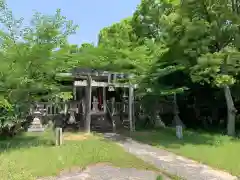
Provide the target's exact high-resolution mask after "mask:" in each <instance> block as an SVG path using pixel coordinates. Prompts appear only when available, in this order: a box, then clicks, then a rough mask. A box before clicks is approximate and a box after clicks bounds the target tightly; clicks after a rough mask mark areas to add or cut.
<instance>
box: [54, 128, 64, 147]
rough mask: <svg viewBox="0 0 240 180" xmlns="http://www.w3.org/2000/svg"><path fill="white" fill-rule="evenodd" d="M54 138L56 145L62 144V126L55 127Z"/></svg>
mask: <svg viewBox="0 0 240 180" xmlns="http://www.w3.org/2000/svg"><path fill="white" fill-rule="evenodd" d="M55 138H56V141H55V145H56V146H60V145H62V143H63V137H62V128H59V127H57V128H56V129H55Z"/></svg>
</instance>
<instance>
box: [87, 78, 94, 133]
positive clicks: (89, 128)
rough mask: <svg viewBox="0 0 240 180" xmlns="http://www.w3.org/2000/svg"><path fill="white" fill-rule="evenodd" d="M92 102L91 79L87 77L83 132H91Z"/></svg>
mask: <svg viewBox="0 0 240 180" xmlns="http://www.w3.org/2000/svg"><path fill="white" fill-rule="evenodd" d="M91 101H92V77H91V76H90V75H88V78H87V87H86V111H85V112H86V118H85V132H87V133H90V131H91V105H92V103H91Z"/></svg>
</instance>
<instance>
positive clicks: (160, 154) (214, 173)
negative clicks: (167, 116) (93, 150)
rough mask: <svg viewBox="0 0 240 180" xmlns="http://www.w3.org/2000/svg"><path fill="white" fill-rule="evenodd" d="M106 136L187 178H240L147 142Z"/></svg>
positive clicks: (218, 179) (144, 157) (216, 179)
mask: <svg viewBox="0 0 240 180" xmlns="http://www.w3.org/2000/svg"><path fill="white" fill-rule="evenodd" d="M104 137H105V138H107V139H110V140H113V141H116V142H117V143H118V144H119V145H121V146H122V147H123V148H124V149H125V150H126V151H128V152H130V153H132V154H134V155H136V156H137V157H138V158H141V159H143V160H144V161H146V162H149V163H152V164H154V165H155V166H156V167H157V168H159V169H164V170H165V171H166V172H168V173H171V174H174V175H177V176H179V177H182V178H184V179H186V180H237V179H238V178H237V177H235V176H232V175H230V174H229V173H226V172H223V171H218V170H214V169H213V168H211V167H209V166H206V165H203V164H200V163H197V162H195V161H192V160H190V159H187V158H184V157H181V156H177V155H175V154H173V153H170V152H168V151H165V150H162V149H159V148H155V147H152V146H149V145H146V144H142V143H138V142H136V141H133V140H132V139H130V138H123V137H121V136H120V135H117V134H113V133H106V134H104Z"/></svg>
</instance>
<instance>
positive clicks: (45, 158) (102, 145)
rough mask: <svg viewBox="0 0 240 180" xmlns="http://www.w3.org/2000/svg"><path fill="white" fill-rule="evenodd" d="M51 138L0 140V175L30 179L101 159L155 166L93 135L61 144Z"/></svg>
mask: <svg viewBox="0 0 240 180" xmlns="http://www.w3.org/2000/svg"><path fill="white" fill-rule="evenodd" d="M52 142H53V136H52V134H51V133H50V132H46V133H43V134H41V135H36V134H25V135H24V136H21V137H18V138H14V139H11V140H4V141H0V150H1V153H0V176H1V178H0V179H1V180H31V179H36V177H43V176H44V177H45V176H52V175H57V174H58V173H59V172H60V171H62V170H66V169H70V168H72V167H80V168H84V167H86V166H88V165H90V164H96V163H100V162H101V163H103V162H106V163H111V164H112V165H114V166H118V167H135V168H139V169H151V170H156V168H154V167H153V166H152V165H149V164H146V163H145V162H143V161H142V160H140V159H138V158H136V157H135V156H133V155H131V154H129V153H127V152H125V151H124V150H123V149H122V148H121V147H120V146H118V145H116V144H114V143H112V142H108V141H105V140H103V139H101V138H97V137H95V136H90V137H88V138H87V139H85V140H70V141H64V144H63V145H62V146H60V147H56V146H54V145H52Z"/></svg>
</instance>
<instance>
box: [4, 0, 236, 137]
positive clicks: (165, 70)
mask: <svg viewBox="0 0 240 180" xmlns="http://www.w3.org/2000/svg"><path fill="white" fill-rule="evenodd" d="M0 2H1V3H0V14H1V16H0V17H1V18H0V23H1V25H3V26H4V28H3V29H2V30H1V31H0V39H1V41H0V42H1V43H0V45H1V46H0V61H1V62H0V64H1V66H0V72H1V74H0V88H1V89H0V90H1V91H0V106H1V108H2V110H3V111H4V112H5V111H6V112H8V113H9V112H10V111H11V112H12V111H13V109H14V107H15V106H19V107H25V105H26V104H30V103H31V102H33V101H36V100H39V99H44V98H45V99H47V100H51V101H54V100H56V98H59V97H62V96H61V95H59V93H61V85H60V84H59V83H57V81H56V78H55V75H56V74H57V73H59V72H67V71H69V70H70V69H72V68H74V67H91V68H96V69H104V70H112V71H121V72H131V73H134V74H135V75H136V76H135V79H134V80H135V81H136V82H137V83H138V84H139V91H138V93H139V96H141V97H143V96H145V97H146V96H149V95H151V96H153V97H154V98H152V100H154V101H163V99H164V97H165V96H172V95H174V97H177V98H175V100H179V104H181V103H186V104H187V105H189V106H191V110H188V111H187V112H189V113H190V111H191V112H193V113H195V117H194V118H195V119H197V118H199V117H200V116H202V115H199V112H203V111H204V110H202V103H203V98H204V96H205V97H208V99H211V98H212V99H211V101H210V100H209V101H208V100H207V99H206V100H205V101H206V102H207V103H208V105H209V106H211V108H213V105H212V104H215V103H214V102H215V101H218V100H220V101H221V103H222V104H226V107H225V108H226V109H225V110H226V112H227V114H228V115H227V116H225V118H226V123H225V125H226V124H227V132H228V134H229V135H234V134H235V124H236V121H235V119H236V117H235V116H236V113H237V107H235V104H238V103H239V93H237V91H238V89H239V88H238V87H239V58H240V54H239V48H240V41H239V40H240V27H239V24H240V18H239V12H240V11H239V7H240V6H239V1H237V0H235V1H234V0H231V1H230V0H218V1H209V0H181V1H180V0H142V1H141V3H140V4H139V5H138V7H137V8H136V11H135V12H134V14H133V16H132V17H126V18H125V19H123V20H122V21H120V22H118V23H115V24H112V25H111V26H109V27H105V28H103V29H102V30H101V31H100V32H99V39H98V44H97V45H96V46H95V45H93V44H89V43H84V44H82V45H80V46H79V45H74V44H70V43H69V42H68V36H69V35H71V34H74V33H75V31H76V28H77V26H76V25H74V24H73V22H72V21H69V20H67V18H66V17H64V16H62V15H61V11H60V10H56V12H55V14H54V15H44V14H41V13H36V14H35V15H34V16H33V18H32V20H31V22H30V26H29V27H23V26H22V20H23V19H15V18H14V16H13V13H12V11H11V10H10V9H9V8H8V7H7V4H6V3H5V2H4V1H0ZM202 89H204V90H206V92H205V93H204V92H203V91H202ZM201 92H203V93H202V94H201ZM221 92H222V93H221ZM207 93H209V94H208V95H207ZM203 94H204V95H203ZM210 94H211V95H210ZM210 96H211V97H210ZM222 97H223V98H222ZM183 99H185V100H183ZM186 99H187V100H186ZM190 101H191V102H190ZM224 101H225V102H224ZM204 103H205V102H204ZM149 106H150V103H149ZM183 106H184V105H183ZM197 106H199V107H197ZM200 106H201V107H200ZM185 107H186V106H185ZM216 108H217V109H218V112H219V111H221V110H220V108H221V107H216ZM216 108H215V109H216ZM26 109H27V108H26ZM180 109H181V107H180ZM185 109H186V108H185ZM211 111H213V109H211V110H210V111H209V112H208V115H207V116H211V120H208V122H207V123H208V124H209V125H212V126H220V119H219V118H220V117H217V120H213V119H214V118H215V119H216V117H212V115H210V114H211ZM15 114H16V113H15ZM200 114H201V113H200ZM180 116H182V119H183V121H184V122H185V123H187V120H186V117H187V115H185V116H184V115H183V113H182V115H181V112H180ZM203 116H205V115H203ZM205 117H206V116H205ZM3 119H6V118H5V116H4V118H3ZM208 119H209V118H208ZM192 121H194V120H192ZM215 121H216V122H217V123H216V124H214V123H213V122H215ZM2 122H3V121H2ZM201 122H202V123H203V124H204V122H205V121H204V122H203V120H201ZM189 124H191V123H189Z"/></svg>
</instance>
